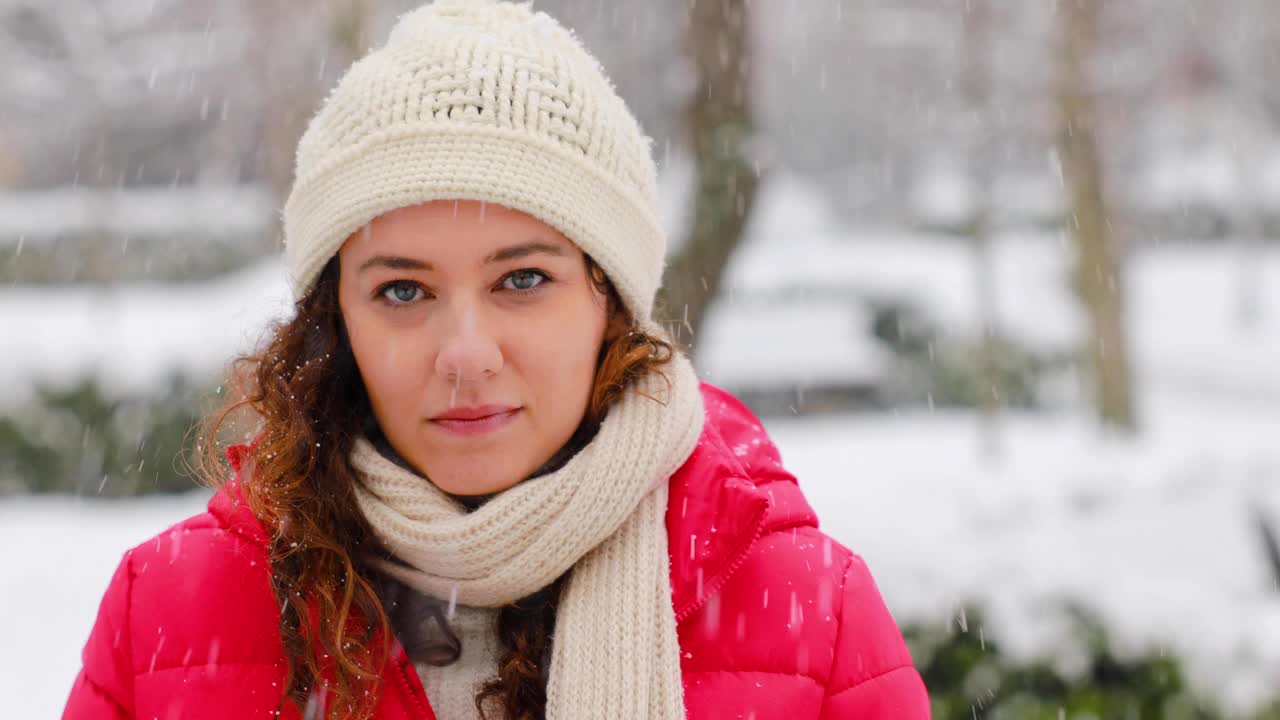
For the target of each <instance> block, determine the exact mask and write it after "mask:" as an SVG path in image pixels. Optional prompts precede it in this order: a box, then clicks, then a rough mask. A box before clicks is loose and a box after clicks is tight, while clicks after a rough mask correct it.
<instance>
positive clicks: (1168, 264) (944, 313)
mask: <svg viewBox="0 0 1280 720" xmlns="http://www.w3.org/2000/svg"><path fill="white" fill-rule="evenodd" d="M416 4H418V3H416V2H411V1H402V0H288V1H287V2H286V1H285V0H110V2H102V1H101V0H0V386H2V387H3V388H4V390H3V391H2V392H0V560H2V561H3V562H0V587H3V588H4V590H3V592H0V688H3V689H4V690H6V692H3V693H2V694H3V695H4V696H5V697H6V698H8V700H7V701H6V702H7V703H8V704H10V705H12V703H14V702H16V703H17V706H16V707H17V712H16V713H15V715H14V716H15V717H52V716H55V715H56V714H57V713H58V712H59V711H60V709H61V706H62V702H63V700H64V699H65V696H66V693H67V692H68V691H69V689H70V685H71V681H72V679H73V677H74V674H75V672H76V670H77V669H78V667H79V651H80V648H81V646H82V644H83V642H84V640H85V638H86V637H87V633H88V630H89V627H90V626H91V624H92V622H93V618H94V615H95V613H96V610H97V602H98V600H99V598H100V596H101V593H102V591H103V590H104V589H105V587H106V583H107V580H108V578H109V576H110V574H111V572H112V570H113V569H114V567H115V564H116V562H117V561H118V559H119V557H120V554H121V553H122V552H123V551H124V550H126V549H127V548H128V547H130V546H132V545H134V544H136V543H138V542H141V541H142V540H143V539H145V538H146V537H148V536H149V535H151V534H153V533H155V532H158V531H159V530H161V529H163V528H164V527H166V526H167V525H169V524H171V523H173V522H176V521H177V520H179V519H181V518H182V517H185V516H187V515H189V514H192V513H195V512H199V511H200V510H201V508H202V506H203V503H204V501H205V500H206V499H207V497H208V491H206V490H200V489H198V488H197V485H196V482H195V480H194V479H193V475H192V473H191V470H190V467H189V465H188V457H189V456H188V453H189V451H190V449H191V444H192V442H193V439H194V436H193V435H192V434H191V433H190V429H191V426H192V424H193V423H194V422H195V421H196V419H197V418H199V417H200V416H201V415H202V414H203V413H205V412H207V411H208V410H209V409H210V408H212V407H213V406H214V404H215V403H216V402H217V401H218V399H219V394H220V393H221V391H222V389H221V382H222V377H221V372H222V370H223V367H224V364H225V363H226V362H227V361H228V360H229V359H230V358H231V357H232V356H233V355H234V354H235V353H237V352H243V351H246V350H249V349H250V348H252V347H253V346H254V345H255V344H257V343H258V342H260V341H261V339H262V332H263V329H264V328H265V326H266V323H267V322H268V321H269V320H271V319H273V318H276V317H280V316H283V315H285V314H287V313H288V312H289V311H290V300H289V293H288V289H287V287H286V284H285V279H284V270H283V264H282V262H281V260H280V258H279V253H280V250H281V238H280V223H279V208H280V206H281V203H282V202H283V198H284V195H285V193H286V192H287V190H288V187H289V183H290V181H291V173H292V159H293V151H294V147H295V145H296V142H297V139H298V137H299V136H300V134H301V132H302V130H303V128H304V127H305V125H306V122H307V120H308V119H309V118H310V117H311V115H312V113H313V112H314V111H315V109H316V108H317V106H318V103H319V102H320V100H321V99H322V98H323V97H324V95H325V94H326V92H327V91H328V88H329V87H330V86H331V85H332V84H333V83H334V82H335V81H336V80H337V79H338V78H339V77H340V76H341V74H342V72H343V71H344V69H345V68H346V67H347V66H348V65H349V64H350V63H351V62H352V61H353V59H355V58H357V57H359V56H360V55H362V54H363V53H364V52H365V51H366V50H367V49H368V48H370V47H373V46H377V45H380V44H381V42H382V41H383V39H384V38H385V34H386V32H387V31H388V29H389V28H390V26H391V24H392V23H393V22H394V20H395V18H396V17H397V16H398V15H399V14H400V13H402V12H404V11H405V10H407V9H409V8H411V7H413V6H415V5H416ZM535 8H536V9H540V10H544V11H546V12H548V13H550V14H551V15H553V16H555V17H557V18H559V19H560V20H561V21H562V22H563V23H564V24H566V25H568V26H570V27H572V28H574V29H575V30H576V31H577V33H578V35H579V36H580V37H581V38H582V39H583V40H584V42H585V43H586V44H587V46H588V47H589V48H591V49H592V50H593V51H594V52H595V53H596V54H597V55H598V56H599V57H600V59H601V61H602V62H603V63H604V65H605V66H606V69H607V70H608V71H609V73H610V74H611V76H612V77H613V79H614V80H615V82H616V84H617V86H618V89H619V91H620V93H621V94H622V95H623V96H624V97H625V98H626V100H627V102H628V103H629V104H630V106H631V108H632V109H633V111H634V112H635V114H636V115H637V116H638V117H639V119H640V121H641V123H642V124H643V126H644V127H645V129H646V131H647V132H648V133H649V134H650V135H651V136H652V137H653V138H654V151H655V155H656V159H657V160H658V162H659V166H660V179H661V183H660V184H661V201H662V213H663V222H664V223H665V225H666V227H667V230H668V232H669V234H670V238H671V255H670V268H669V271H668V276H667V281H666V290H665V293H664V297H663V298H662V304H663V307H665V309H666V310H665V313H666V320H667V321H668V322H669V323H670V325H671V327H672V328H673V329H674V330H676V331H677V332H678V333H679V334H680V336H681V339H682V341H683V342H685V343H687V344H688V345H689V346H690V347H691V351H692V354H693V356H694V359H695V363H696V365H697V366H698V368H699V371H700V374H701V375H702V376H703V377H704V378H705V379H707V380H709V381H710V382H713V383H716V384H718V385H721V386H723V387H726V388H728V389H729V390H731V391H732V392H734V393H735V394H737V395H739V396H740V397H742V398H743V399H744V400H745V401H746V402H747V403H748V404H749V405H750V406H751V407H752V408H753V409H754V410H755V411H756V412H757V413H758V414H759V415H760V416H761V417H762V419H763V420H764V422H765V424H766V425H767V427H768V429H769V431H770V433H771V435H772V436H773V437H774V439H775V441H776V442H777V443H778V445H779V447H780V449H781V451H782V454H783V458H784V461H785V462H786V464H787V465H788V466H789V467H790V469H791V470H792V471H793V472H794V473H795V474H796V475H797V477H798V478H799V481H800V484H801V487H802V488H804V490H805V492H806V493H807V495H808V497H809V498H810V501H811V503H812V504H813V505H814V506H815V508H816V509H817V511H818V514H819V517H820V518H821V521H822V525H823V528H824V529H825V530H826V531H827V532H829V533H830V534H832V535H833V536H834V537H835V538H836V539H838V540H839V541H841V542H843V543H844V544H846V545H848V546H850V547H851V548H853V549H854V550H855V551H856V552H858V553H860V554H861V555H863V556H864V558H865V559H866V560H867V562H868V564H869V565H870V567H871V569H872V572H873V573H874V575H875V576H876V578H877V581H878V582H879V584H880V586H881V590H882V591H883V593H884V596H885V598H886V601H887V602H888V605H889V607H890V609H891V610H892V611H893V613H894V616H895V617H896V619H897V620H898V622H899V624H900V625H901V626H902V627H903V629H904V631H905V633H906V635H907V637H908V639H909V642H910V645H911V648H912V652H913V657H914V658H915V660H916V662H917V665H918V666H919V668H920V670H921V672H922V673H923V674H924V677H925V679H926V682H927V684H928V685H929V688H930V691H931V694H932V696H933V704H934V713H935V716H936V717H938V718H943V719H949V718H957V719H958V718H1046V719H1047V720H1059V719H1067V718H1071V719H1080V720H1083V719H1102V718H1116V719H1117V720H1120V719H1124V720H1131V719H1143V720H1145V719H1147V718H1175V719H1176V718H1205V719H1217V718H1242V719H1254V720H1261V719H1262V718H1280V540H1278V539H1277V538H1278V537H1280V240H1277V238H1278V237H1280V83H1276V82H1275V81H1274V77H1275V75H1273V73H1276V72H1280V4H1278V3H1276V2H1275V0H1231V1H1230V2H1212V1H1210V0H1112V1H1110V2H1105V3H1104V2H1103V1H1102V0H1056V1H1055V2H1048V1H1042V2H1022V1H1018V0H803V1H801V0H754V1H752V0H697V2H692V1H691V0H649V1H648V2H644V3H639V2H621V1H620V0H537V2H536V5H535Z"/></svg>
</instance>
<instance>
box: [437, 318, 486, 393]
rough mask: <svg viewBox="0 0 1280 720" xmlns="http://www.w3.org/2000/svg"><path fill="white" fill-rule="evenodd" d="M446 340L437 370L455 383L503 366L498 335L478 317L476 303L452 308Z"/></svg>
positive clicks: (446, 329) (475, 378)
mask: <svg viewBox="0 0 1280 720" xmlns="http://www.w3.org/2000/svg"><path fill="white" fill-rule="evenodd" d="M448 316H449V320H448V321H447V323H446V324H447V325H448V327H446V328H442V329H443V331H444V333H445V334H444V343H443V344H442V345H441V346H440V352H439V353H438V354H437V355H436V373H437V374H438V375H439V376H440V377H442V378H444V379H445V380H447V381H449V382H451V383H461V382H466V381H471V380H478V379H480V378H482V377H487V376H490V375H496V374H498V371H500V370H502V351H501V349H500V348H499V346H498V339H497V338H496V337H495V336H494V335H493V333H492V332H490V331H489V330H488V329H487V328H485V327H484V326H483V323H481V322H480V321H479V319H478V318H477V313H476V309H475V306H474V305H473V304H471V303H469V302H461V303H457V306H455V307H451V308H450V309H449V311H448Z"/></svg>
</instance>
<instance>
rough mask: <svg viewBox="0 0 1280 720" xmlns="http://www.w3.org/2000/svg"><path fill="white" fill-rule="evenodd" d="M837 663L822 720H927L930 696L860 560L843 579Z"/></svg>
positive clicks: (854, 557)
mask: <svg viewBox="0 0 1280 720" xmlns="http://www.w3.org/2000/svg"><path fill="white" fill-rule="evenodd" d="M839 612H840V617H839V629H838V630H837V633H836V645H835V661H834V664H833V665H832V669H831V678H830V680H829V681H828V683H827V689H826V694H825V696H824V698H823V701H822V711H821V713H819V718H820V720H836V719H837V718H859V720H890V719H892V720H928V718H929V695H928V693H927V692H926V690H925V687H924V683H923V682H922V681H921V679H920V674H919V673H918V672H916V669H915V666H914V665H913V664H912V662H911V654H910V652H909V651H908V650H907V645H906V642H904V641H903V639H902V633H901V632H900V631H899V630H898V626H897V624H896V623H895V622H894V620H893V617H892V616H891V615H890V614H889V609H888V608H887V607H885V604H884V600H883V599H882V598H881V596H880V591H879V589H878V588H877V587H876V585H875V581H874V580H873V579H872V577H871V573H870V571H868V570H867V566H866V564H865V563H864V562H863V560H862V558H860V557H858V556H857V555H851V556H850V560H849V567H848V569H847V570H846V571H845V574H844V587H843V590H842V595H841V602H840V609H839Z"/></svg>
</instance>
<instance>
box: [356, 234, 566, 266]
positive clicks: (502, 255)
mask: <svg viewBox="0 0 1280 720" xmlns="http://www.w3.org/2000/svg"><path fill="white" fill-rule="evenodd" d="M537 254H544V255H555V256H557V257H563V256H565V255H567V254H568V252H567V251H566V250H565V249H564V248H562V247H560V246H558V245H552V244H551V243H548V242H543V241H541V240H532V241H530V242H526V243H520V244H519V245H512V246H511V247H505V248H502V249H501V250H497V251H495V252H493V253H491V254H489V256H488V257H486V258H485V259H484V264H485V265H492V264H493V263H499V262H506V261H509V260H519V259H520V258H524V257H528V256H530V255H537ZM373 267H385V268H391V269H392V270H434V269H435V266H433V265H432V264H431V263H429V262H425V261H423V260H418V259H415V258H409V257H402V256H399V255H374V256H373V257H371V258H369V259H368V260H365V261H364V262H362V263H360V268H359V269H358V270H357V272H364V271H365V270H368V269H369V268H373Z"/></svg>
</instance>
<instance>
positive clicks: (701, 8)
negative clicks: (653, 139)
mask: <svg viewBox="0 0 1280 720" xmlns="http://www.w3.org/2000/svg"><path fill="white" fill-rule="evenodd" d="M689 3H690V5H689V20H690V22H689V35H688V38H687V52H688V54H689V56H690V58H691V59H692V61H693V64H694V67H695V69H696V71H697V88H696V90H695V92H694V95H693V97H692V98H691V100H690V102H689V105H688V107H687V109H686V111H685V122H686V130H687V132H688V133H689V143H690V146H691V147H692V149H693V152H694V159H695V163H696V166H697V171H696V177H697V180H696V183H697V185H696V188H695V191H694V192H695V196H694V208H693V224H692V227H691V228H690V229H689V231H688V232H689V236H688V238H687V240H686V242H685V244H684V246H683V247H682V248H681V250H680V252H679V253H678V254H677V255H676V256H675V257H674V258H672V260H671V264H670V266H669V269H668V272H667V277H666V282H665V283H664V296H663V306H664V314H665V315H666V317H665V318H664V320H666V321H668V322H675V323H676V324H677V329H676V333H677V337H678V338H681V339H684V337H683V335H684V333H685V332H687V333H689V334H690V335H691V337H690V338H689V340H690V347H691V348H692V340H693V338H695V337H696V336H697V332H698V330H699V328H700V327H701V325H702V319H703V316H704V314H705V311H706V308H707V306H708V305H709V304H710V302H711V300H712V299H713V298H714V297H715V296H716V293H717V292H718V291H719V289H720V282H721V276H722V274H723V271H724V267H725V265H726V263H727V262H728V260H729V258H730V256H732V254H733V251H734V249H735V248H736V247H737V246H738V243H739V241H740V239H741V237H742V232H743V229H744V227H745V226H746V219H747V216H748V214H749V212H750V209H751V205H752V202H753V200H754V198H755V194H756V188H757V185H758V183H759V180H760V177H759V170H758V169H757V168H753V166H752V164H751V162H750V158H749V157H748V155H747V153H748V143H749V142H750V140H751V135H752V132H753V131H754V118H753V116H752V110H751V87H750V80H751V40H750V23H749V19H750V14H749V10H748V8H749V5H750V3H749V1H748V0H689Z"/></svg>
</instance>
